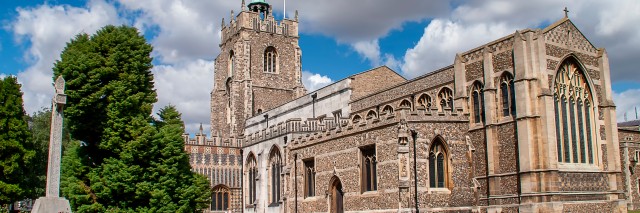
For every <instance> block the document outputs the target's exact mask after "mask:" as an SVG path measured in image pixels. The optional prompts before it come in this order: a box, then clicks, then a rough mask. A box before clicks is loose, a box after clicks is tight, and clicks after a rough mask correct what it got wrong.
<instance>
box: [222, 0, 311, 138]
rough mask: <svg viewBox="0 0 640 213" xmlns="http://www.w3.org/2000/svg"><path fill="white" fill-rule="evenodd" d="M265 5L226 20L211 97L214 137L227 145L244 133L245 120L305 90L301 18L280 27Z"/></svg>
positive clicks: (257, 3)
mask: <svg viewBox="0 0 640 213" xmlns="http://www.w3.org/2000/svg"><path fill="white" fill-rule="evenodd" d="M272 9H273V8H272V7H271V5H270V4H268V3H266V2H265V1H264V0H253V1H252V2H251V3H249V5H247V6H245V3H244V0H243V1H242V10H241V11H240V13H239V14H238V15H237V16H235V15H234V13H233V11H231V17H230V18H231V20H230V21H229V22H228V23H227V22H225V20H224V19H223V20H222V30H221V31H222V33H221V41H220V54H219V55H218V57H217V58H216V59H215V71H214V87H213V90H212V91H211V133H212V134H213V135H214V136H220V137H222V138H223V139H229V138H237V137H238V136H239V135H241V134H242V133H243V132H244V123H245V120H246V119H247V118H250V117H253V116H257V115H259V114H261V113H262V112H264V111H267V110H269V109H272V108H274V107H277V106H279V105H282V104H284V103H286V102H289V101H291V100H293V99H295V98H297V97H300V96H302V95H304V94H305V93H306V89H305V88H304V86H303V85H302V80H301V77H302V71H301V61H300V59H301V56H302V51H301V50H300V46H299V45H298V38H299V37H298V17H297V12H296V16H295V18H294V19H293V20H292V19H284V20H280V21H277V20H275V18H274V17H273V12H272Z"/></svg>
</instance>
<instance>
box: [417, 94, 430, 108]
mask: <svg viewBox="0 0 640 213" xmlns="http://www.w3.org/2000/svg"><path fill="white" fill-rule="evenodd" d="M418 104H420V106H423V107H424V108H425V109H426V110H427V111H429V110H431V105H432V104H431V96H429V95H427V94H422V95H421V96H420V97H419V98H418Z"/></svg>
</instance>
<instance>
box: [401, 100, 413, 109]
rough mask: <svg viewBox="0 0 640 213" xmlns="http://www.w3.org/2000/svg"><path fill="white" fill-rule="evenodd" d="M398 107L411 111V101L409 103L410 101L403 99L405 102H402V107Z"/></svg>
mask: <svg viewBox="0 0 640 213" xmlns="http://www.w3.org/2000/svg"><path fill="white" fill-rule="evenodd" d="M398 107H399V108H407V107H408V108H409V109H411V101H409V100H407V99H403V100H402V101H401V102H400V105H399V106H398Z"/></svg>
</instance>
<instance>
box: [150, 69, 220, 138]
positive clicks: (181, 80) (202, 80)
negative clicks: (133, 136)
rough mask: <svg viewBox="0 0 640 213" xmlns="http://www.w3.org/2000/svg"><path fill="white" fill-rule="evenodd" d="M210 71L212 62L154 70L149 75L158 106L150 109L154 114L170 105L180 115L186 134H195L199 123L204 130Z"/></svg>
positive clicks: (211, 70) (206, 118)
mask: <svg viewBox="0 0 640 213" xmlns="http://www.w3.org/2000/svg"><path fill="white" fill-rule="evenodd" d="M213 67H214V63H213V61H206V60H202V59H197V60H193V61H187V62H185V63H179V64H175V65H158V66H155V67H154V68H153V75H154V85H155V87H156V91H157V93H158V102H157V103H156V104H155V106H154V112H156V113H157V112H158V110H159V109H160V108H162V107H165V106H167V105H174V106H176V108H177V109H178V111H180V112H181V113H182V120H183V121H185V127H186V131H187V132H189V133H195V132H197V130H198V128H199V125H200V123H202V124H203V128H204V129H205V130H208V129H209V110H210V108H209V102H210V92H211V89H212V88H213ZM205 133H208V132H205Z"/></svg>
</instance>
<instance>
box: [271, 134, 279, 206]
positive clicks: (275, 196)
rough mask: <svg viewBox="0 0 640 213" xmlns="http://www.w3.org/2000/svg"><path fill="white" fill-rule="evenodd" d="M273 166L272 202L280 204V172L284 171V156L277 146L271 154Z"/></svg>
mask: <svg viewBox="0 0 640 213" xmlns="http://www.w3.org/2000/svg"><path fill="white" fill-rule="evenodd" d="M269 163H270V166H271V169H270V170H271V204H272V205H278V204H279V202H280V194H281V193H280V173H281V172H282V158H281V156H280V151H279V150H278V148H277V147H275V146H274V147H273V149H272V150H271V154H269Z"/></svg>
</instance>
